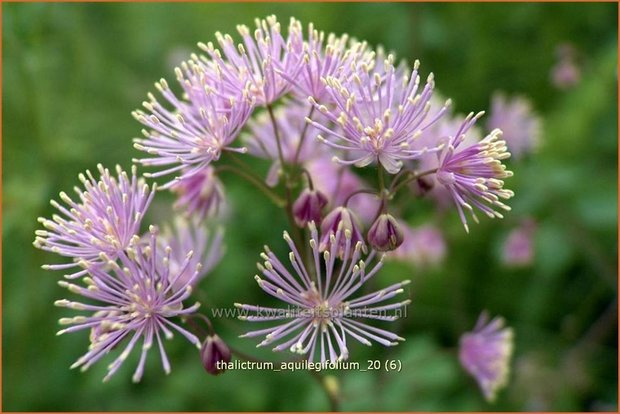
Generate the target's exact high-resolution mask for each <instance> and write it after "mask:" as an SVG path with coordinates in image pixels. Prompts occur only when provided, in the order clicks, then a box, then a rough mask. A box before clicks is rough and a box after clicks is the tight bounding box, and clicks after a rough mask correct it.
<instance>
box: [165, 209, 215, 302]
mask: <svg viewBox="0 0 620 414" xmlns="http://www.w3.org/2000/svg"><path fill="white" fill-rule="evenodd" d="M223 238H224V230H223V229H222V228H221V227H218V228H217V229H215V230H212V229H208V228H207V227H206V226H204V225H201V224H200V223H199V222H198V220H196V219H192V220H186V219H182V218H181V217H176V218H175V220H174V222H173V226H172V227H170V226H164V228H163V231H162V233H161V234H160V236H159V238H158V241H159V247H160V248H161V249H165V248H166V247H170V258H169V262H170V263H169V266H170V272H171V273H172V274H177V273H180V276H179V277H178V278H177V280H176V281H175V282H174V286H173V288H174V290H175V291H178V290H180V289H183V288H184V287H185V286H186V285H187V284H189V285H190V286H191V287H192V288H193V287H195V286H196V285H197V284H198V283H199V282H200V281H201V280H202V279H203V278H204V277H205V276H207V275H208V274H209V273H210V272H211V271H212V270H213V269H214V268H215V266H217V265H218V263H219V262H220V260H221V259H222V256H223V255H224V251H225V249H224V246H223ZM189 251H193V252H194V253H193V254H192V257H191V258H190V262H189V265H188V266H186V265H185V261H186V259H187V252H189ZM183 269H184V270H183ZM195 269H199V271H198V273H195V272H194V270H195ZM190 279H191V282H189V283H188V281H189V280H190Z"/></svg>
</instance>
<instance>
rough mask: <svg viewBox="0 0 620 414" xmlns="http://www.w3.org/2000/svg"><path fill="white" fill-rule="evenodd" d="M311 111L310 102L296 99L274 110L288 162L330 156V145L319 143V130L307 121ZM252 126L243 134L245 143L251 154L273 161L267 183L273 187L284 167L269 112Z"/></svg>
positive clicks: (282, 148) (250, 124)
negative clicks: (328, 146) (327, 154)
mask: <svg viewBox="0 0 620 414" xmlns="http://www.w3.org/2000/svg"><path fill="white" fill-rule="evenodd" d="M309 112H310V105H309V104H303V103H300V102H297V101H294V100H290V101H288V102H287V105H286V107H279V108H277V109H276V110H275V111H274V117H275V119H276V123H277V125H278V132H279V137H280V148H281V150H282V158H284V161H285V162H286V163H289V164H294V163H299V164H301V165H304V166H305V165H307V164H308V163H310V162H312V161H313V160H316V159H318V158H320V157H326V153H327V151H326V148H325V147H324V146H323V145H319V144H318V143H317V142H316V136H317V134H318V133H319V131H318V130H317V129H316V128H314V127H313V126H311V125H308V124H306V121H305V117H306V116H308V114H309ZM248 128H249V131H248V133H247V134H244V135H243V136H242V139H243V141H244V144H245V145H246V146H247V148H248V152H249V153H250V154H252V155H254V156H256V157H259V158H264V159H267V160H271V161H272V164H271V168H270V169H269V172H268V173H267V178H266V179H265V182H266V183H267V184H268V185H269V186H272V187H273V186H275V185H277V184H278V181H279V179H280V177H279V174H280V171H281V170H282V166H281V165H280V160H279V154H278V142H277V140H276V136H275V132H274V128H273V123H272V122H271V118H270V116H269V114H268V113H267V112H263V113H261V114H259V115H258V116H256V117H255V118H253V119H252V120H250V121H249V122H248ZM302 140H303V142H301V141H302ZM300 144H301V148H300ZM330 158H331V157H329V158H328V159H330Z"/></svg>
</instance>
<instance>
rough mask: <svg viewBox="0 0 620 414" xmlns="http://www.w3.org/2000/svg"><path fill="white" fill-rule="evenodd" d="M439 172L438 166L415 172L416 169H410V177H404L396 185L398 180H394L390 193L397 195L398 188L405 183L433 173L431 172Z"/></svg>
mask: <svg viewBox="0 0 620 414" xmlns="http://www.w3.org/2000/svg"><path fill="white" fill-rule="evenodd" d="M436 172H437V168H433V169H432V170H426V171H422V172H420V173H418V172H415V171H408V175H409V176H408V177H407V178H405V179H403V180H402V181H401V182H400V183H398V184H396V185H395V182H396V180H394V181H393V182H392V185H391V186H390V187H391V188H390V190H389V192H390V194H391V195H395V194H396V193H397V192H398V190H400V189H401V188H403V187H404V186H405V185H407V184H409V183H410V182H411V181H414V180H417V179H419V178H422V177H424V176H426V175H431V174H435V173H436Z"/></svg>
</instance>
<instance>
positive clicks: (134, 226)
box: [34, 164, 154, 277]
mask: <svg viewBox="0 0 620 414" xmlns="http://www.w3.org/2000/svg"><path fill="white" fill-rule="evenodd" d="M97 169H98V170H99V174H100V178H99V179H96V178H95V177H94V176H93V175H92V174H91V172H90V171H86V174H80V175H79V178H80V181H81V182H82V184H83V186H84V189H81V188H78V187H75V188H74V189H75V192H76V194H77V196H78V198H79V201H74V200H73V199H71V198H70V197H69V196H68V195H67V194H66V193H64V192H61V193H60V198H61V200H62V201H63V202H64V203H65V205H64V206H63V205H61V204H60V203H58V202H56V201H54V200H52V202H51V204H52V206H53V207H54V208H56V209H57V210H58V211H59V212H60V214H59V215H57V214H55V215H54V216H52V219H51V220H49V219H45V218H39V222H40V223H41V224H43V226H44V227H45V228H46V230H38V231H37V232H36V236H37V237H36V239H35V241H34V245H35V247H38V248H40V249H43V250H47V251H50V252H54V253H57V254H60V255H62V256H66V257H70V258H72V259H74V262H73V263H69V264H63V265H45V266H44V268H46V269H53V270H57V269H58V270H60V269H68V268H71V267H75V266H77V262H78V261H79V260H85V261H88V262H92V263H96V262H100V254H101V253H105V254H106V255H107V256H108V257H111V258H116V256H117V255H118V254H119V252H121V251H123V250H124V249H126V248H127V247H128V246H129V244H130V242H131V239H132V237H133V236H134V235H135V234H136V233H138V231H139V228H140V223H141V221H142V218H143V216H144V213H145V211H146V209H147V208H148V206H149V204H150V203H151V200H152V198H153V194H154V192H153V190H154V187H153V188H150V187H149V186H148V185H147V184H146V183H145V182H144V180H142V179H138V178H137V177H136V169H135V167H134V168H132V174H131V178H130V177H129V176H128V175H127V173H126V172H125V171H123V170H122V169H121V167H120V166H117V167H116V173H117V176H116V177H115V176H113V175H112V174H110V171H109V170H108V169H107V168H104V167H103V166H102V165H101V164H99V165H98V166H97ZM84 273H85V271H79V272H77V273H74V274H72V275H69V276H68V277H79V276H81V275H83V274H84Z"/></svg>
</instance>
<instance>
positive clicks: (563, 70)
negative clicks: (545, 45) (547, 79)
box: [550, 43, 581, 90]
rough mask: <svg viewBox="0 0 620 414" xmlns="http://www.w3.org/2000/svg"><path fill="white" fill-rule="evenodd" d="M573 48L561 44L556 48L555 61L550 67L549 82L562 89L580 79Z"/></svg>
mask: <svg viewBox="0 0 620 414" xmlns="http://www.w3.org/2000/svg"><path fill="white" fill-rule="evenodd" d="M575 54H576V52H575V48H574V47H573V46H572V45H571V44H569V43H565V44H561V45H559V46H558V47H557V49H556V56H557V61H556V63H555V65H553V67H552V68H551V73H550V76H551V82H552V83H553V85H554V86H555V87H556V88H558V89H562V90H566V89H570V88H572V87H573V86H575V85H577V84H578V83H579V81H581V67H580V66H579V65H578V64H577V59H576V56H575Z"/></svg>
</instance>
